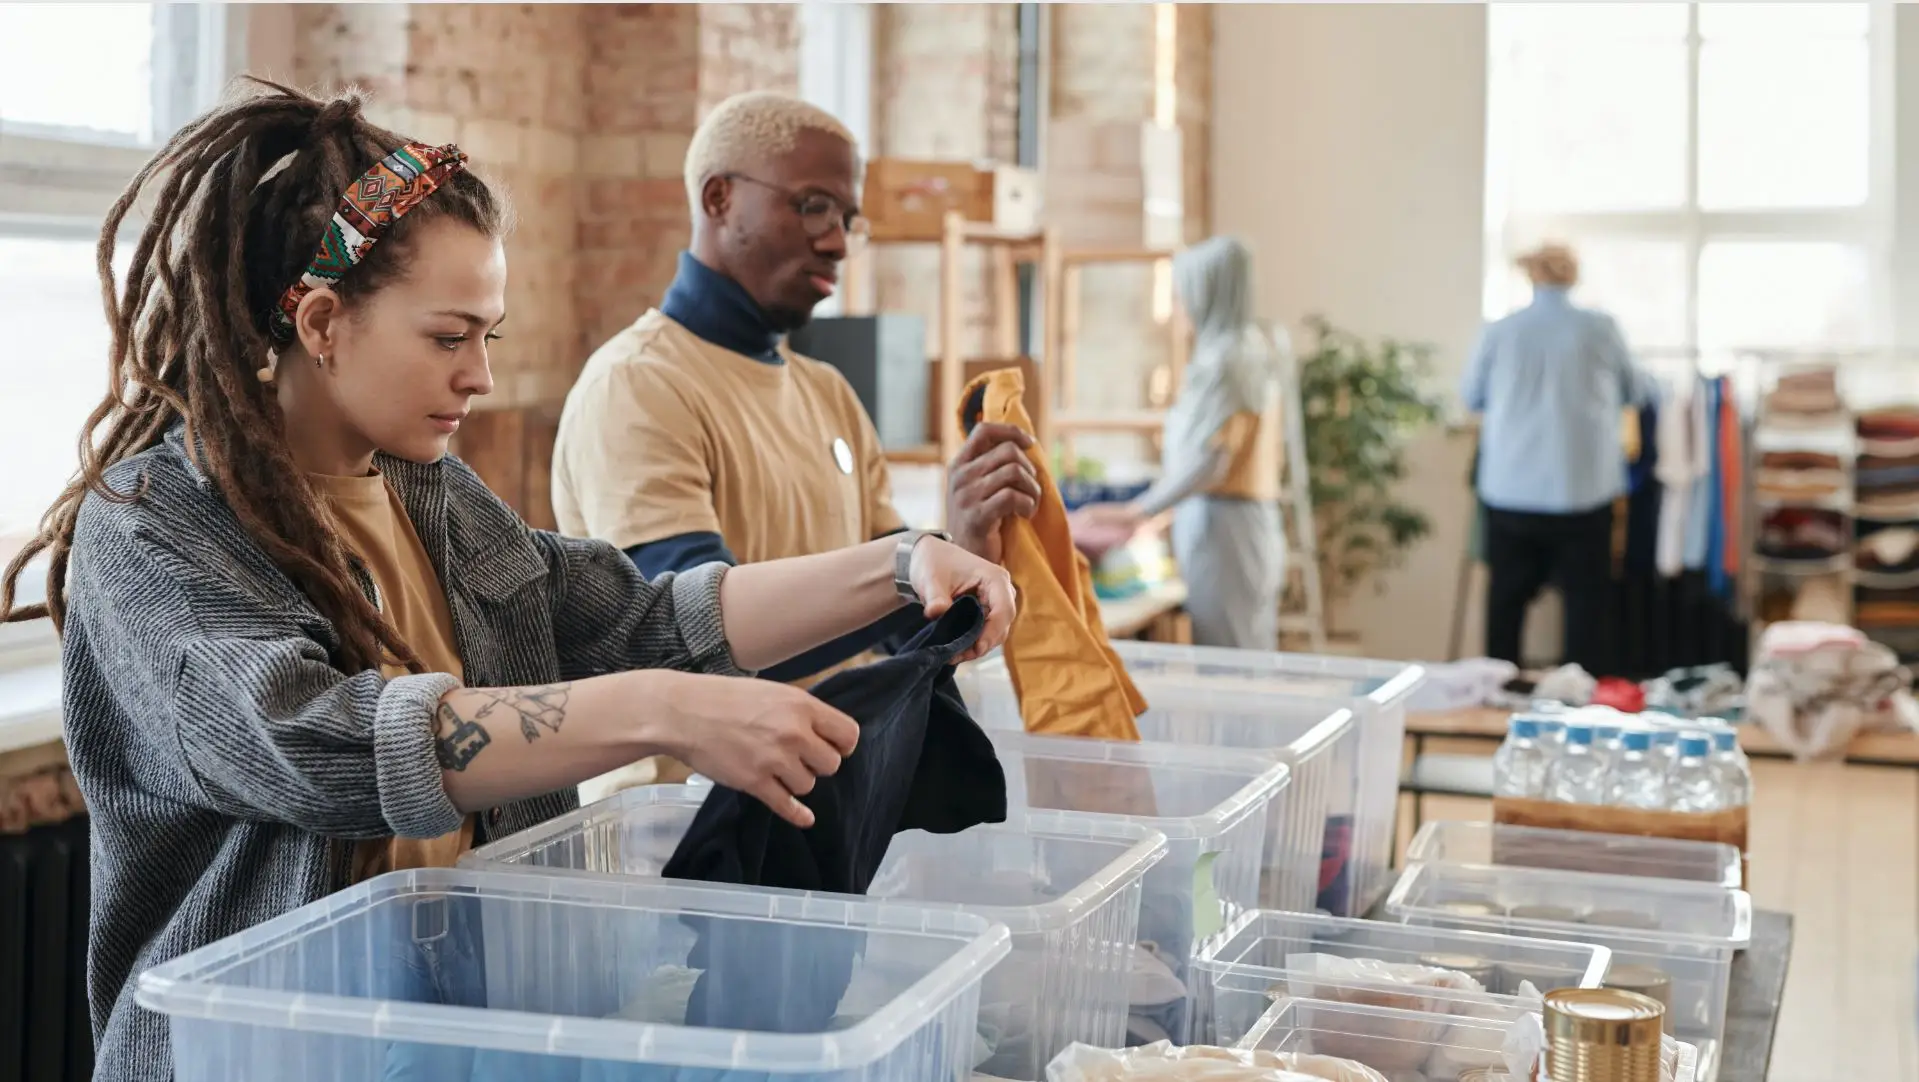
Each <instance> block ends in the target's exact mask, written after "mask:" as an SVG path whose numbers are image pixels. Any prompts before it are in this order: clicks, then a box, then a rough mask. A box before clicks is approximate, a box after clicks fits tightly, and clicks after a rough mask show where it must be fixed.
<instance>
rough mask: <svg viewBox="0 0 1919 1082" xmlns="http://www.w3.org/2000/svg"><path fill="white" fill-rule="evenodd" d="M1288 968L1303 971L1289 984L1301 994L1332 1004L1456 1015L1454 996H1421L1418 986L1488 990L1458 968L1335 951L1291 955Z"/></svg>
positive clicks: (1474, 990) (1288, 982)
mask: <svg viewBox="0 0 1919 1082" xmlns="http://www.w3.org/2000/svg"><path fill="white" fill-rule="evenodd" d="M1286 968H1287V969H1289V970H1292V971H1294V972H1295V973H1301V974H1304V975H1303V976H1297V977H1291V978H1288V980H1287V982H1286V983H1287V989H1288V991H1289V992H1290V994H1291V995H1293V996H1294V997H1296V998H1299V999H1320V1000H1327V1001H1329V1002H1333V1003H1361V1004H1365V1005H1367V1006H1371V1007H1392V1008H1395V1009H1398V1010H1402V1011H1424V1012H1427V1013H1429V1014H1451V1013H1452V1007H1451V1005H1450V1004H1451V1001H1450V999H1449V998H1447V997H1443V996H1430V995H1422V994H1420V993H1419V991H1418V989H1422V988H1431V989H1436V990H1444V991H1449V992H1484V991H1485V990H1486V988H1485V986H1484V985H1482V984H1480V983H1479V982H1478V981H1477V980H1474V979H1473V978H1472V976H1471V975H1469V974H1466V973H1461V972H1459V971H1458V970H1456V969H1442V968H1440V967H1438V966H1425V965H1415V964H1413V963H1410V962H1387V961H1383V960H1381V959H1378V958H1343V957H1340V956H1339V955H1334V954H1289V955H1287V956H1286Z"/></svg>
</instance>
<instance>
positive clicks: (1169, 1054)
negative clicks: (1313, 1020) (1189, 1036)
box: [1046, 1041, 1386, 1082]
mask: <svg viewBox="0 0 1919 1082" xmlns="http://www.w3.org/2000/svg"><path fill="white" fill-rule="evenodd" d="M1046 1082H1386V1076H1384V1075H1382V1074H1380V1073H1379V1072H1378V1071H1375V1070H1373V1069H1372V1068H1371V1067H1368V1066H1366V1065H1365V1064H1363V1063H1354V1062H1353V1061H1351V1060H1342V1059H1337V1058H1334V1057H1332V1056H1314V1055H1306V1054H1304V1053H1297V1052H1261V1051H1243V1050H1240V1049H1233V1048H1215V1047H1212V1046H1210V1045H1191V1046H1188V1047H1185V1048H1179V1047H1175V1046H1174V1045H1172V1044H1171V1043H1169V1042H1166V1041H1160V1042H1158V1043H1157V1044H1149V1045H1143V1046H1141V1047H1139V1048H1128V1049H1124V1050H1119V1051H1114V1050H1110V1049H1104V1048H1094V1047H1092V1046H1091V1045H1084V1044H1075V1045H1071V1046H1069V1047H1067V1049H1066V1050H1065V1051H1063V1052H1061V1053H1060V1054H1059V1055H1057V1056H1055V1057H1053V1062H1052V1063H1050V1064H1048V1065H1047V1067H1046Z"/></svg>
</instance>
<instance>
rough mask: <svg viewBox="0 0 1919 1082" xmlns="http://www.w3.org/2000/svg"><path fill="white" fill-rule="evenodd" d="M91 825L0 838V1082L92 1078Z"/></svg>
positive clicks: (80, 822)
mask: <svg viewBox="0 0 1919 1082" xmlns="http://www.w3.org/2000/svg"><path fill="white" fill-rule="evenodd" d="M86 960H87V819H86V817H85V816H80V817H78V818H75V819H70V820H68V821H67V822H65V823H60V824H58V825H55V826H44V827H35V828H33V829H32V830H30V831H28V832H27V833H25V834H7V835H0V1082H75V1080H84V1079H87V1078H91V1077H92V1075H93V1031H92V1024H91V1022H90V1021H89V1020H88V1017H87V979H86Z"/></svg>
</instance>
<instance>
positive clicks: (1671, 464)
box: [1653, 380, 1701, 578]
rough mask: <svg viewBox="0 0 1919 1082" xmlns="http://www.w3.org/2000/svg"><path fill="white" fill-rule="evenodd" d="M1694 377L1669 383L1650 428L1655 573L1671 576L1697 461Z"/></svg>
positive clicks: (1682, 553)
mask: <svg viewBox="0 0 1919 1082" xmlns="http://www.w3.org/2000/svg"><path fill="white" fill-rule="evenodd" d="M1697 384H1698V381H1697V380H1688V381H1686V382H1684V383H1680V384H1678V385H1677V386H1675V387H1672V388H1670V389H1669V391H1668V397H1667V399H1666V401H1665V403H1664V408H1662V409H1661V410H1660V411H1659V420H1658V424H1657V425H1656V426H1655V428H1654V433H1655V435H1654V441H1653V442H1654V445H1655V447H1656V448H1657V453H1658V459H1659V461H1658V464H1657V465H1656V466H1655V467H1654V469H1653V477H1654V478H1656V479H1657V480H1658V481H1659V484H1660V486H1661V492H1660V497H1659V539H1658V541H1657V543H1656V547H1657V551H1656V553H1655V555H1654V561H1655V563H1656V564H1657V565H1658V568H1659V573H1660V574H1661V575H1664V576H1666V577H1667V578H1674V577H1676V576H1678V574H1679V573H1680V572H1681V571H1683V570H1685V567H1686V520H1687V515H1688V511H1689V509H1690V507H1691V505H1692V491H1693V486H1694V485H1695V484H1696V483H1697V482H1698V478H1699V466H1700V465H1701V462H1700V458H1699V451H1698V448H1697V447H1696V446H1695V445H1694V443H1693V414H1694V403H1693V398H1694V396H1695V394H1696V393H1697Z"/></svg>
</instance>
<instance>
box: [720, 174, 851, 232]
mask: <svg viewBox="0 0 1919 1082" xmlns="http://www.w3.org/2000/svg"><path fill="white" fill-rule="evenodd" d="M723 175H724V176H725V177H726V178H727V179H728V180H744V181H746V182H747V183H748V184H757V185H759V186H760V187H762V188H765V189H766V190H767V191H770V192H777V193H779V194H780V195H783V196H785V197H786V199H787V202H789V203H790V204H791V205H792V207H793V213H794V214H797V215H799V219H800V228H801V229H803V230H805V231H806V235H807V236H808V237H811V238H813V239H814V240H818V239H819V238H821V237H823V236H825V235H827V234H828V233H830V232H832V231H833V227H834V226H839V227H840V229H841V230H843V231H845V233H846V240H847V243H848V244H857V243H863V242H864V241H865V240H866V237H867V232H868V226H867V222H866V218H865V217H864V216H863V215H861V214H860V213H859V212H858V211H856V210H852V209H850V208H849V207H847V206H846V204H844V203H842V202H840V201H839V200H837V199H835V198H833V197H832V196H830V195H827V194H826V193H825V192H796V191H794V190H793V189H791V188H786V187H782V186H781V185H778V184H773V183H770V182H768V181H764V180H761V179H760V178H758V177H749V176H747V175H746V174H745V173H726V174H723Z"/></svg>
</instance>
